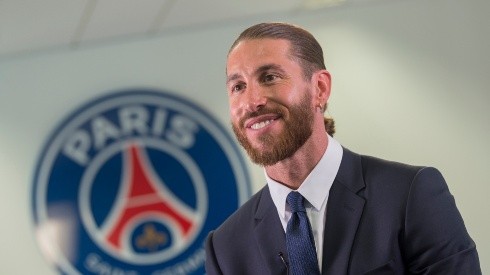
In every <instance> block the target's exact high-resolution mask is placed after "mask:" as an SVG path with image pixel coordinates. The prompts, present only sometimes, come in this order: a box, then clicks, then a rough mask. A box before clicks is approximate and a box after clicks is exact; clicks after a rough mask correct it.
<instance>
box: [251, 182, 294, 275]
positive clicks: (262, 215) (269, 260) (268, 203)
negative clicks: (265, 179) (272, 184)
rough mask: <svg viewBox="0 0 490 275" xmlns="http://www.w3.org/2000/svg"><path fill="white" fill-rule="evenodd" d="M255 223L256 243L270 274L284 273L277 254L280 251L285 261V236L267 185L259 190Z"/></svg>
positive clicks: (283, 265)
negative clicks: (259, 195)
mask: <svg viewBox="0 0 490 275" xmlns="http://www.w3.org/2000/svg"><path fill="white" fill-rule="evenodd" d="M255 224H256V225H255V237H256V239H257V245H258V247H259V250H260V254H261V256H262V257H261V258H262V259H264V260H265V264H266V266H267V267H268V269H269V271H270V274H286V266H285V264H284V263H283V262H282V260H281V258H280V256H279V253H282V254H283V257H284V259H285V261H286V262H287V261H288V259H287V251H286V239H285V238H286V237H285V233H284V229H283V228H282V225H281V221H280V220H279V215H278V214H277V210H276V206H275V205H274V202H273V201H272V198H271V195H270V191H269V188H268V187H267V186H266V187H264V189H263V190H262V191H261V197H260V200H259V202H258V205H257V211H256V212H255Z"/></svg>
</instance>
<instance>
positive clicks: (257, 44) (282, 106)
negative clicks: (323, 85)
mask: <svg viewBox="0 0 490 275" xmlns="http://www.w3.org/2000/svg"><path fill="white" fill-rule="evenodd" d="M226 71H227V90H228V96H229V103H230V113H231V123H232V127H233V131H234V132H235V135H236V137H237V139H238V141H239V142H240V144H241V145H242V146H243V147H244V148H245V150H246V151H247V153H248V154H249V156H250V158H251V159H252V161H254V162H255V163H257V164H260V165H264V166H268V165H273V164H275V163H277V162H278V161H281V160H284V159H286V158H289V157H291V156H292V155H293V154H294V153H295V152H296V151H297V150H298V149H299V148H300V147H301V146H302V145H303V144H304V143H305V142H306V140H307V139H308V138H309V137H310V136H311V133H312V125H313V112H314V110H315V107H314V106H313V102H312V92H311V89H312V88H311V83H310V82H309V81H307V80H305V78H304V74H303V70H302V68H301V67H300V65H299V64H298V63H297V62H296V61H295V60H293V59H292V58H291V56H290V54H289V42H288V41H286V40H279V39H254V40H244V41H242V42H240V43H239V44H238V45H237V46H236V47H235V48H234V49H233V50H232V51H231V52H230V54H229V56H228V61H227V66H226Z"/></svg>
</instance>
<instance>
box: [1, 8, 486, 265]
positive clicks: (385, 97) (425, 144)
mask: <svg viewBox="0 0 490 275" xmlns="http://www.w3.org/2000/svg"><path fill="white" fill-rule="evenodd" d="M489 11H490V4H489V2H488V1H486V0H468V1H464V3H463V1H456V0H433V1H423V0H413V1H393V2H391V1H379V2H375V4H372V5H360V6H344V7H337V8H333V9H330V10H324V11H321V12H313V13H309V14H297V15H293V16H291V15H287V16H286V15H277V16H274V17H269V18H256V19H257V20H254V21H240V22H229V24H227V26H220V27H218V26H216V27H212V28H211V27H210V28H206V29H204V28H203V29H195V30H188V31H186V32H183V33H180V34H177V33H172V34H169V35H167V36H165V35H162V36H161V37H158V38H152V39H146V40H143V39H140V40H137V39H135V40H126V41H123V42H121V41H119V42H118V43H115V42H114V43H107V44H95V45H90V46H85V47H81V48H79V49H76V50H70V49H58V50H53V51H50V52H45V53H39V54H36V55H26V56H23V57H15V58H4V59H0V175H1V179H0V182H1V186H2V192H0V217H2V220H3V221H2V226H1V227H0V259H2V264H1V265H0V274H55V271H54V269H53V268H52V267H50V266H49V264H48V263H46V262H45V260H44V259H43V258H42V256H41V255H40V252H39V249H38V248H37V244H36V242H35V237H34V228H33V222H32V215H31V187H32V178H33V172H34V168H35V162H36V161H37V158H38V156H39V154H40V150H41V147H42V146H43V144H44V142H45V141H46V138H47V136H48V134H49V133H50V132H51V131H52V130H53V128H54V127H55V126H56V125H57V124H58V123H59V122H60V120H61V119H63V118H64V117H65V116H66V115H67V114H68V113H70V112H71V111H72V110H74V109H75V108H76V107H78V106H79V105H80V104H82V103H84V102H86V101H88V100H90V99H92V98H93V97H95V96H98V95H101V94H104V93H106V92H110V91H114V90H117V89H120V88H128V87H156V88H160V89H164V90H168V91H171V92H175V93H178V94H181V95H182V96H185V97H188V98H190V99H192V100H193V101H194V102H195V103H197V104H200V105H202V106H203V107H204V108H206V109H207V110H208V111H209V112H211V113H213V114H214V115H215V116H216V117H217V118H218V119H219V120H220V121H221V122H222V123H223V124H226V125H227V124H228V106H227V99H226V94H225V86H224V62H225V56H226V52H227V50H228V47H229V45H230V44H231V42H232V40H233V39H234V38H235V36H236V35H237V34H238V33H239V32H240V31H241V30H242V29H243V28H244V27H246V26H248V25H250V24H252V23H255V22H258V21H277V20H281V21H289V22H292V23H297V24H300V25H303V26H305V27H306V28H308V29H309V30H311V31H312V32H313V33H314V34H315V35H316V36H317V38H318V39H319V40H320V42H321V44H322V45H324V50H325V52H326V61H327V66H328V68H329V70H330V71H331V73H332V76H333V91H332V93H333V95H332V97H331V100H330V113H331V114H332V115H333V116H334V117H335V118H336V121H337V125H338V128H337V129H338V134H337V135H336V137H337V139H338V140H339V141H340V142H341V143H342V144H343V145H344V146H346V147H348V148H350V149H352V150H354V151H356V152H359V153H364V154H370V155H375V156H379V157H383V158H387V159H392V160H397V161H402V162H408V163H412V164H420V165H431V166H435V167H437V168H439V169H440V170H441V171H442V172H443V174H444V175H445V177H446V180H447V181H448V184H449V187H450V190H451V191H452V193H453V194H454V195H455V197H456V202H457V204H458V207H459V209H460V211H461V212H462V214H463V217H464V219H465V222H466V225H467V228H468V230H469V232H470V234H471V235H472V237H473V238H474V240H475V241H476V243H477V248H478V250H479V254H480V262H481V265H482V268H483V271H484V273H485V271H486V272H490V237H489V236H488V234H487V232H490V221H489V215H488V214H487V212H488V211H489V210H490V207H489V206H490V204H489V199H488V194H490V182H489V180H488V176H487V171H488V169H489V168H490V159H489V158H490V146H488V144H487V142H488V141H489V140H490V123H488V120H489V117H490V111H489V109H488V105H489V103H490V95H489V92H488V87H490V77H489V72H490V56H489V54H488V49H490V19H489V18H488V16H487V15H488V12H489ZM251 173H252V178H253V180H254V186H255V187H256V190H257V189H258V188H259V187H261V186H262V185H263V183H264V180H263V173H262V170H261V169H260V168H258V167H255V166H253V165H251Z"/></svg>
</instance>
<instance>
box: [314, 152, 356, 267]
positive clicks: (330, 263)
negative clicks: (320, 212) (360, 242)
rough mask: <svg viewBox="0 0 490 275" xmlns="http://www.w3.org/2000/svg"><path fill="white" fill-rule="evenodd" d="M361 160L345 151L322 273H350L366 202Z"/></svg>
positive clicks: (334, 188) (331, 196) (333, 196)
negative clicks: (363, 192)
mask: <svg viewBox="0 0 490 275" xmlns="http://www.w3.org/2000/svg"><path fill="white" fill-rule="evenodd" d="M363 188H364V181H363V177H362V165H361V158H360V156H359V155H356V154H354V153H352V152H350V151H349V150H347V149H344V154H343V156H342V162H341V164H340V168H339V171H338V173H337V177H336V178H335V181H334V183H333V185H332V188H331V189H330V193H329V198H328V203H327V214H326V220H325V232H324V242H323V261H322V274H324V275H325V274H347V272H348V265H349V258H350V252H351V249H352V245H353V242H354V238H355V235H356V231H357V227H358V225H359V220H360V218H361V215H362V211H363V208H364V199H363V198H361V197H360V196H358V195H357V194H356V193H357V192H359V191H360V190H362V189H363Z"/></svg>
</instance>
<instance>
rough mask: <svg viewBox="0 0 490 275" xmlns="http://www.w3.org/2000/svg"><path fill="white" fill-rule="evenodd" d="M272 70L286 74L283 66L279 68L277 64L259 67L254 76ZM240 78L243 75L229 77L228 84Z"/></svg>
mask: <svg viewBox="0 0 490 275" xmlns="http://www.w3.org/2000/svg"><path fill="white" fill-rule="evenodd" d="M270 70H275V71H279V72H280V73H284V70H283V69H282V68H281V66H279V65H277V64H264V65H262V66H260V67H258V68H257V70H255V72H254V75H255V76H257V75H261V74H263V73H264V72H267V71H270ZM239 78H241V75H240V74H232V75H229V76H228V77H227V78H226V84H228V83H230V82H231V81H234V80H237V79H239Z"/></svg>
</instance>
